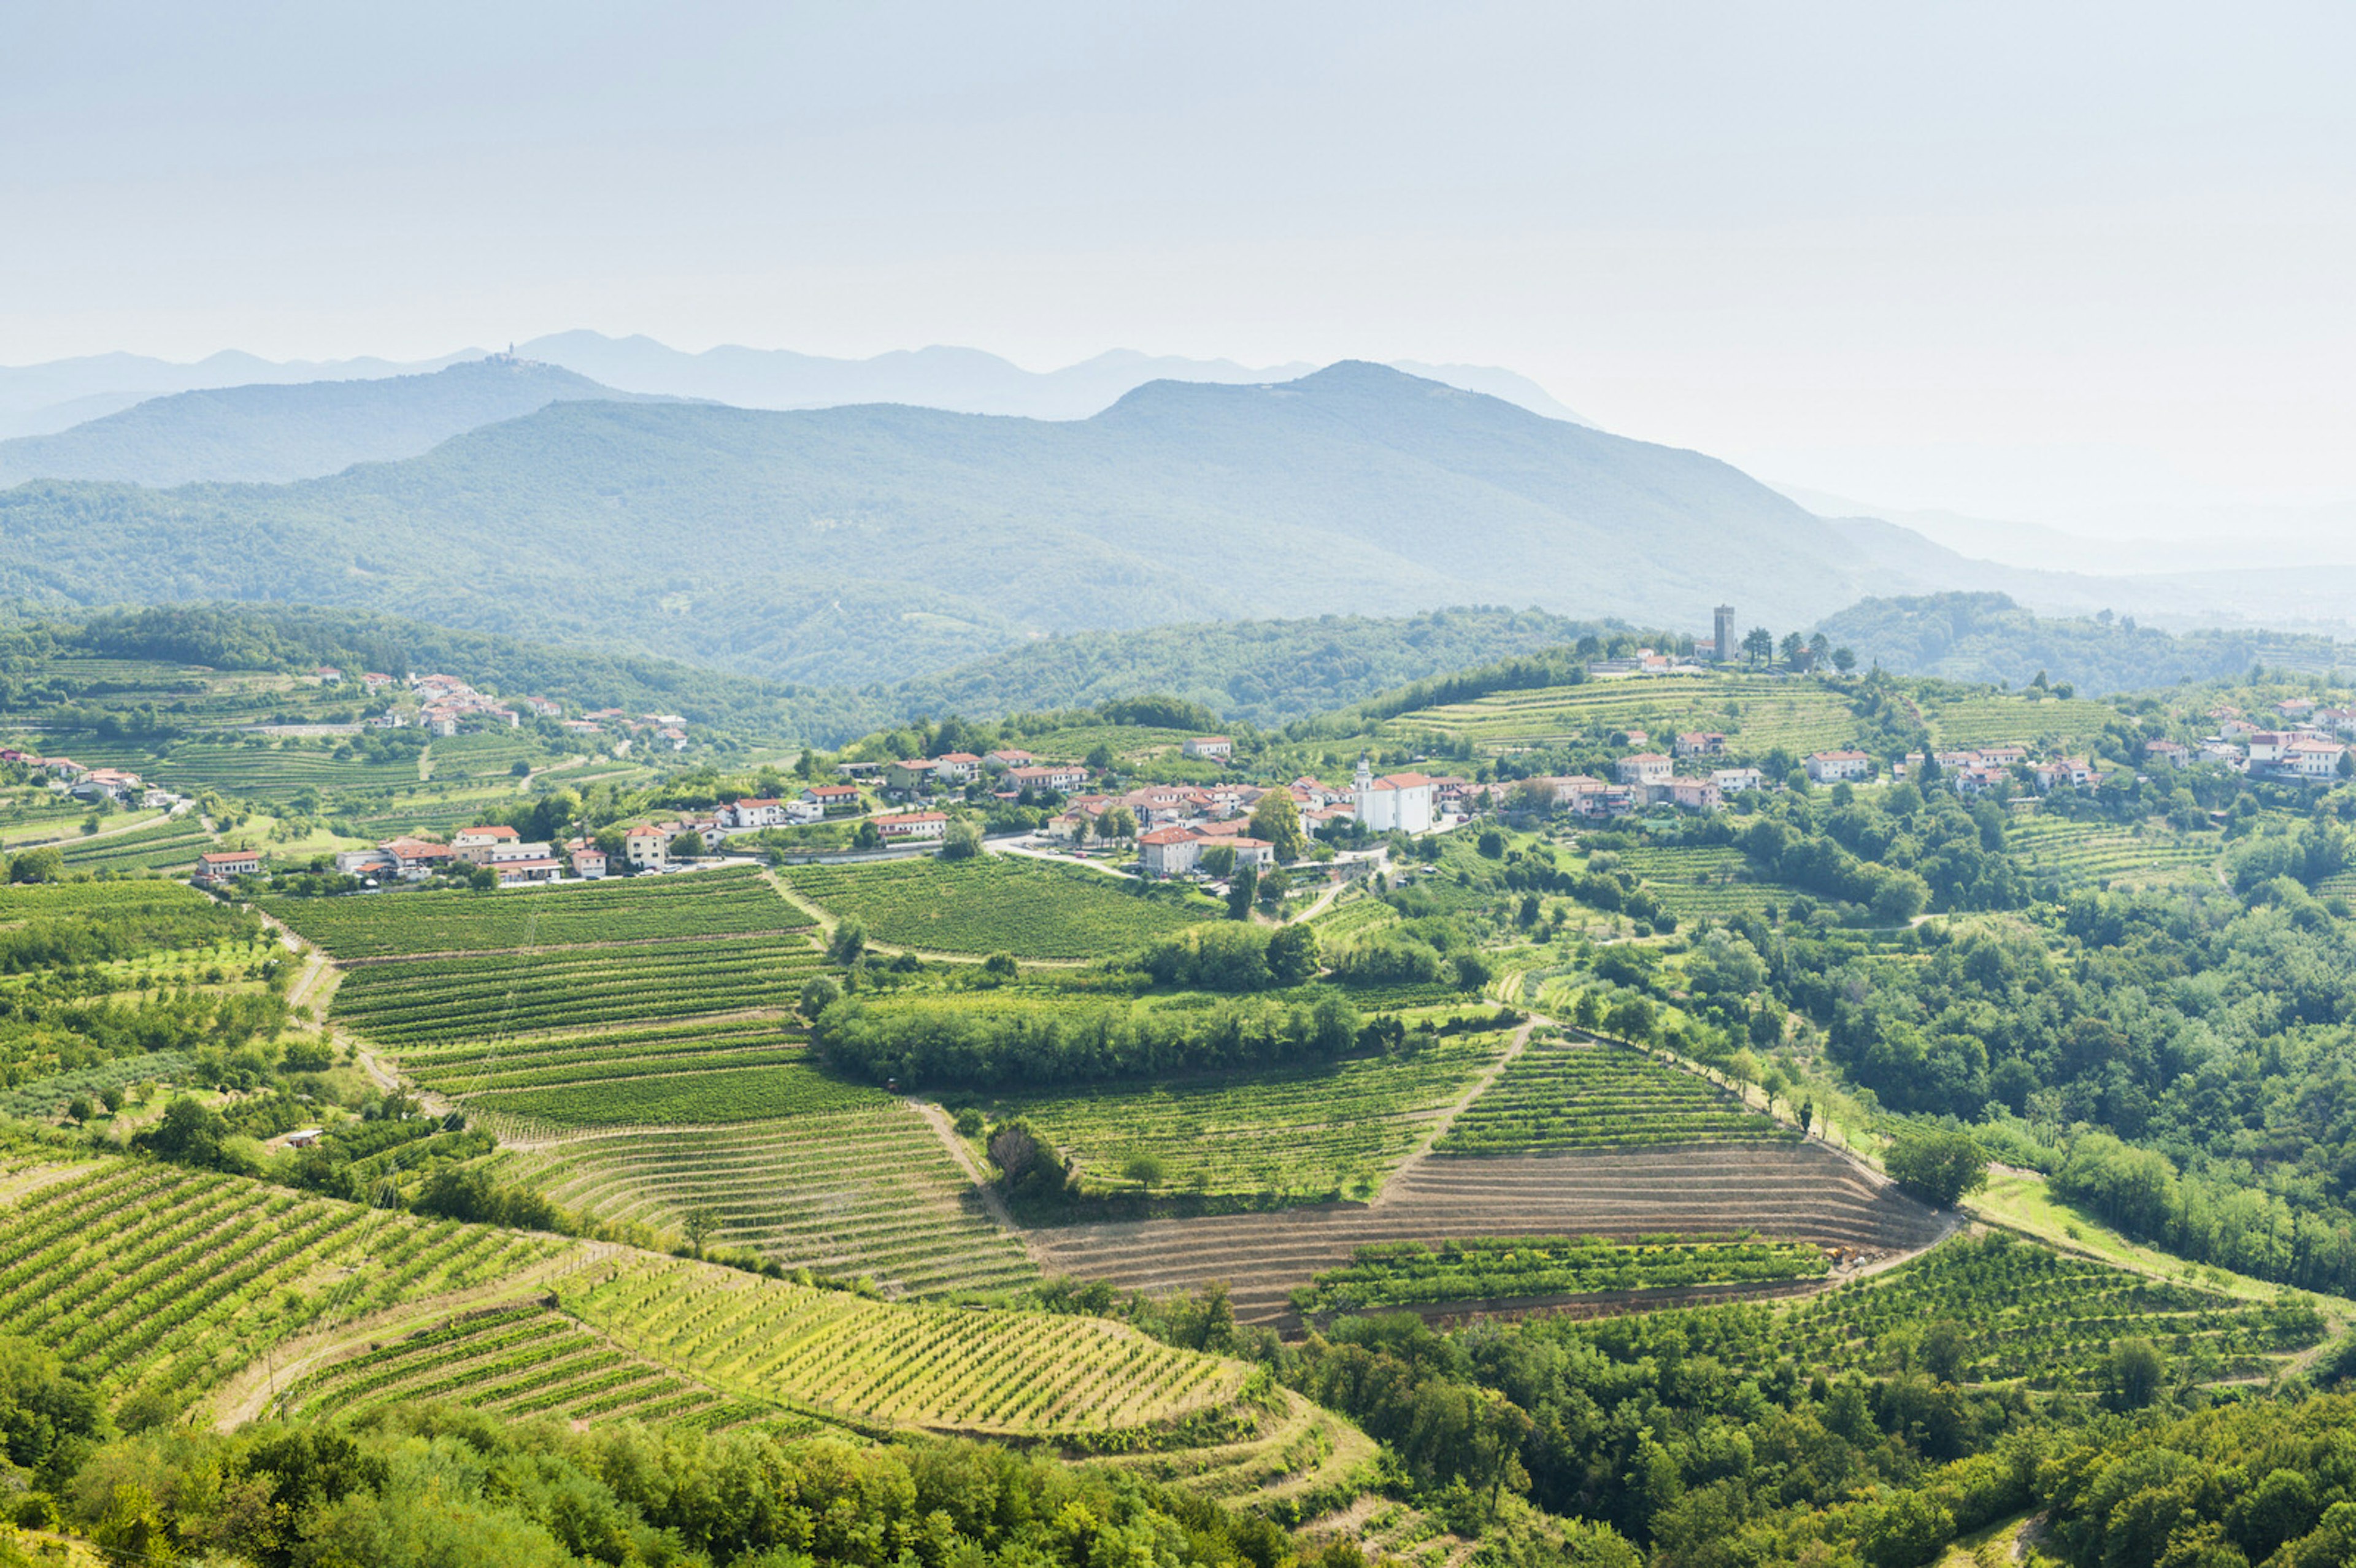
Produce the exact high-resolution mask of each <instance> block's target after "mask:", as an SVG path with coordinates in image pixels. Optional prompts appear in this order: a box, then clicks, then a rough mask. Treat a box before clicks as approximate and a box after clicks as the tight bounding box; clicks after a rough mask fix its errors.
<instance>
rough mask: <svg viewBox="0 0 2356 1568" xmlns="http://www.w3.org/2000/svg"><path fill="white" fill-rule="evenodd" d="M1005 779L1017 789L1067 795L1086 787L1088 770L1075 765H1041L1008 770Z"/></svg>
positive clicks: (1077, 764)
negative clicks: (1049, 790) (1049, 791)
mask: <svg viewBox="0 0 2356 1568" xmlns="http://www.w3.org/2000/svg"><path fill="white" fill-rule="evenodd" d="M1006 778H1007V782H1008V783H1010V784H1012V785H1014V787H1015V788H1017V789H1051V790H1054V791H1055V793H1056V794H1057V795H1069V794H1070V793H1071V792H1072V791H1074V790H1076V789H1081V788H1084V787H1086V785H1087V782H1088V770H1087V769H1086V768H1085V767H1082V766H1081V765H1080V764H1079V763H1039V764H1038V765H1036V766H1035V767H1022V768H1009V769H1007V770H1006Z"/></svg>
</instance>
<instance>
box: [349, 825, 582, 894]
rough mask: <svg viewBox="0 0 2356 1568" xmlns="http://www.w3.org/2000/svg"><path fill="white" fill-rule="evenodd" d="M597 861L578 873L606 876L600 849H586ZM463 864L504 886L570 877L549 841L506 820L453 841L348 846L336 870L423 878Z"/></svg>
mask: <svg viewBox="0 0 2356 1568" xmlns="http://www.w3.org/2000/svg"><path fill="white" fill-rule="evenodd" d="M586 853H587V855H588V856H589V857H591V858H593V859H594V861H595V869H594V871H592V870H591V869H588V868H586V867H584V865H582V864H581V861H580V860H579V859H577V858H576V859H574V862H573V870H574V872H575V874H576V875H582V876H591V875H594V876H603V875H605V858H604V857H603V856H602V855H598V854H597V852H596V850H595V848H594V846H593V847H591V848H588V849H587V851H586ZM461 866H470V867H473V866H480V867H487V868H489V869H490V871H491V874H492V875H493V876H495V877H496V878H498V883H499V885H500V886H501V887H510V888H512V887H528V886H530V885H531V884H532V883H535V882H552V881H555V880H558V879H559V878H561V877H562V876H563V875H564V868H565V862H564V860H563V859H561V858H560V857H559V856H558V854H557V852H556V850H555V848H553V847H552V846H551V845H548V844H545V843H540V842H534V841H532V840H530V839H527V838H525V837H523V836H522V835H521V834H519V833H518V832H517V831H516V830H515V829H514V828H512V827H506V826H504V825H501V824H487V825H485V826H481V827H468V828H464V829H462V830H460V831H459V832H457V833H454V834H452V835H451V836H450V841H449V842H448V843H447V844H444V843H443V842H441V841H440V840H438V839H434V838H418V837H407V836H403V837H398V838H387V839H385V840H384V841H383V842H381V843H380V844H378V845H377V846H376V847H375V848H372V849H348V850H346V851H344V852H343V853H342V854H340V855H337V857H336V869H337V870H338V871H341V872H343V873H344V874H345V875H346V876H349V877H375V878H379V879H380V880H398V881H404V882H422V881H423V880H425V879H426V878H428V877H430V876H433V875H434V873H436V872H438V871H450V870H455V869H457V868H459V867H461Z"/></svg>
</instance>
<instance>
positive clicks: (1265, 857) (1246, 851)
mask: <svg viewBox="0 0 2356 1568" xmlns="http://www.w3.org/2000/svg"><path fill="white" fill-rule="evenodd" d="M1223 842H1225V843H1226V846H1227V848H1230V849H1233V850H1234V851H1235V852H1236V869H1237V870H1239V871H1240V870H1242V869H1244V868H1245V867H1246V866H1249V867H1251V868H1252V869H1255V870H1261V871H1265V870H1267V869H1269V867H1270V866H1273V865H1275V864H1276V846H1275V845H1273V844H1271V843H1269V841H1268V840H1267V839H1265V838H1253V837H1248V836H1247V837H1236V838H1229V839H1226V840H1223Z"/></svg>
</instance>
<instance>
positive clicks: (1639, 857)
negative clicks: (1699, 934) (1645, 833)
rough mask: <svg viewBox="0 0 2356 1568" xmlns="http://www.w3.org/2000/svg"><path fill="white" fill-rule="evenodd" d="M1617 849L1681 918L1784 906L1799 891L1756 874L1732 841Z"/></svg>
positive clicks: (1715, 917) (1624, 861)
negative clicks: (1769, 906) (1771, 905)
mask: <svg viewBox="0 0 2356 1568" xmlns="http://www.w3.org/2000/svg"><path fill="white" fill-rule="evenodd" d="M1619 855H1620V863H1621V864H1622V866H1624V867H1625V868H1626V869H1628V870H1630V871H1632V872H1633V873H1634V874H1635V875H1636V876H1638V877H1639V878H1641V879H1643V880H1644V882H1645V883H1646V885H1648V886H1649V887H1651V889H1652V890H1653V892H1654V895H1655V897H1657V898H1658V899H1659V900H1660V901H1661V902H1662V903H1664V904H1665V905H1667V906H1668V909H1669V911H1670V912H1671V913H1673V914H1675V915H1676V916H1677V917H1678V918H1679V919H1681V920H1692V919H1697V918H1701V917H1708V918H1709V919H1712V920H1723V919H1725V918H1726V917H1727V916H1728V915H1730V914H1737V913H1740V912H1746V911H1749V912H1757V911H1758V910H1759V909H1761V908H1762V906H1764V905H1766V904H1769V903H1773V904H1775V905H1777V906H1779V907H1780V906H1782V905H1783V904H1786V903H1789V902H1790V901H1791V900H1792V896H1793V894H1794V892H1795V891H1797V890H1796V889H1794V888H1789V887H1785V886H1783V884H1781V883H1778V882H1768V881H1761V880H1757V878H1756V877H1755V876H1754V874H1753V873H1752V871H1751V862H1750V861H1749V859H1746V858H1745V857H1744V855H1743V853H1742V851H1741V850H1740V849H1737V848H1733V847H1731V846H1730V845H1676V846H1658V847H1656V846H1651V845H1636V846H1633V847H1632V848H1627V849H1622V850H1621V851H1619Z"/></svg>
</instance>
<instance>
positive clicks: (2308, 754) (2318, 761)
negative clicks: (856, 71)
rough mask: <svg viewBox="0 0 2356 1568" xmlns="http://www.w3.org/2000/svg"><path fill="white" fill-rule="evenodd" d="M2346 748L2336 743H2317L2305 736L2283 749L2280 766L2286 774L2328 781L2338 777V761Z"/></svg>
mask: <svg viewBox="0 0 2356 1568" xmlns="http://www.w3.org/2000/svg"><path fill="white" fill-rule="evenodd" d="M2347 752H2348V748H2347V747H2345V746H2343V745H2340V743H2339V742H2338V741H2319V740H2313V739H2310V738H2308V737H2306V736H2301V737H2300V738H2299V739H2297V740H2296V741H2292V742H2291V743H2290V744H2289V745H2287V746H2285V747H2284V748H2283V754H2282V761H2281V764H2280V765H2281V766H2282V768H2283V769H2284V771H2286V772H2287V773H2297V775H2298V776H2299V777H2300V778H2303V779H2328V778H2332V777H2335V776H2337V775H2338V773H2339V772H2340V758H2341V757H2342V756H2344V755H2346V754H2347Z"/></svg>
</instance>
